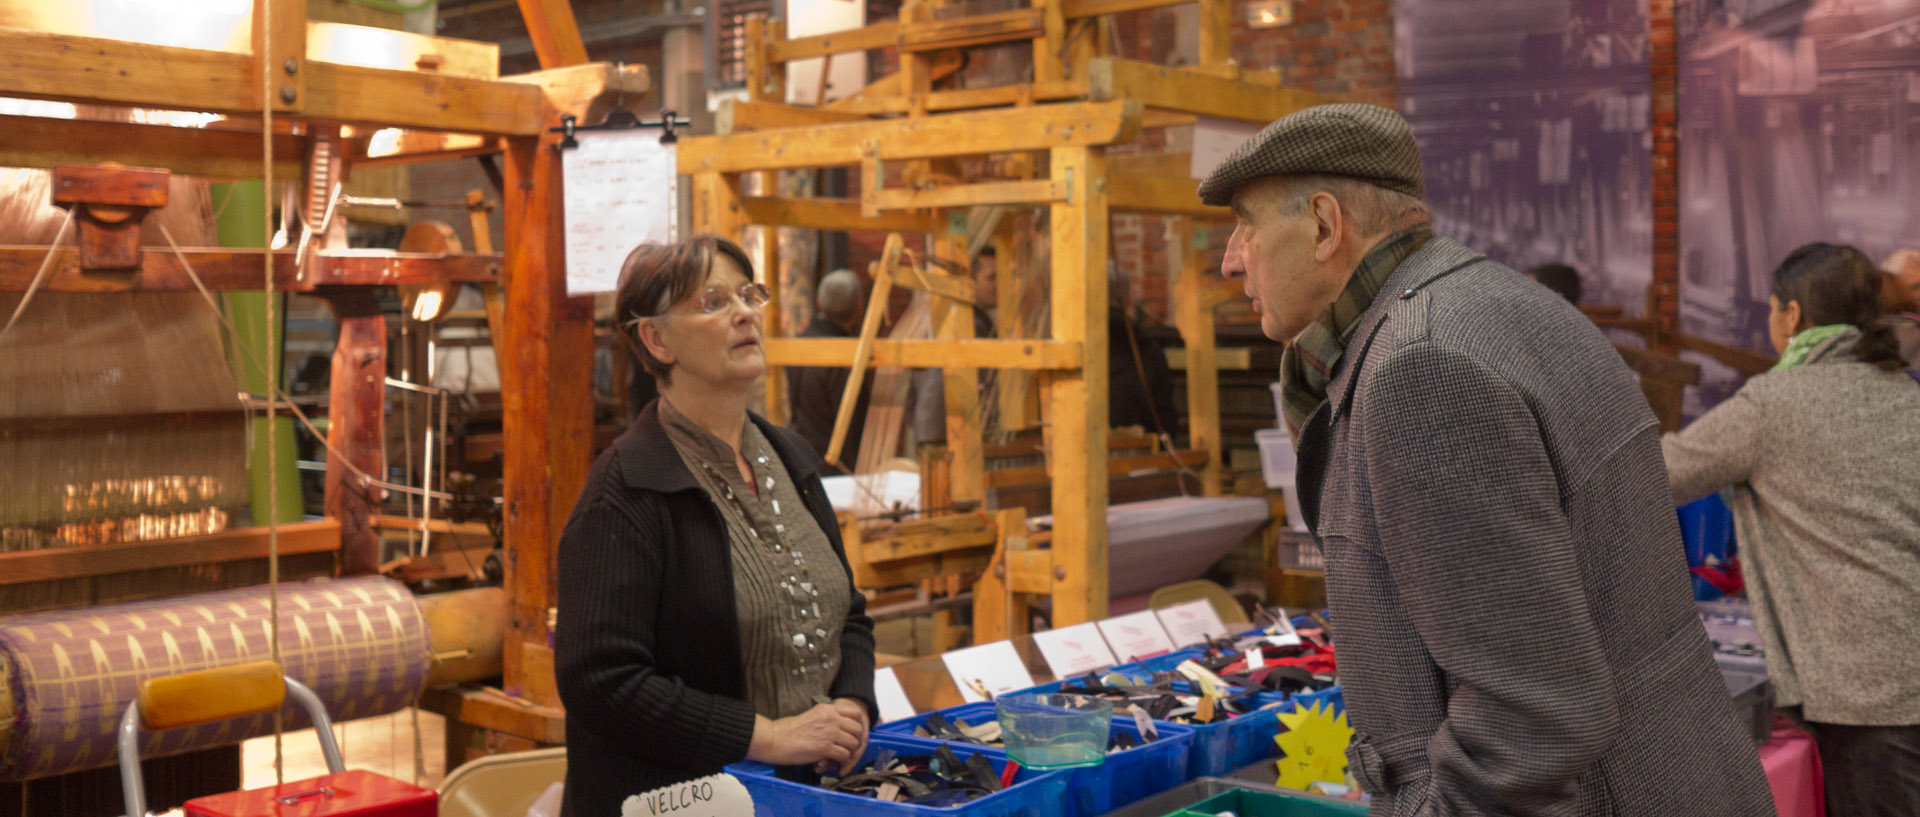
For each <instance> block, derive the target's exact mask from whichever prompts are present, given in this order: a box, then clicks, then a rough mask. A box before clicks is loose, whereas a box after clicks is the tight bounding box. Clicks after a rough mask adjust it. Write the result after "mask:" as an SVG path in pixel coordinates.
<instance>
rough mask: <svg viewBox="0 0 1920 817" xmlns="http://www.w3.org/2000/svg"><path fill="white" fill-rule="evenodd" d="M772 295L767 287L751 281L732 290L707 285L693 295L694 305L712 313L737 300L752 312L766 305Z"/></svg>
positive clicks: (702, 310)
mask: <svg viewBox="0 0 1920 817" xmlns="http://www.w3.org/2000/svg"><path fill="white" fill-rule="evenodd" d="M772 297H773V296H772V294H771V293H768V292H767V288H766V287H764V286H762V285H760V284H756V283H751V282H749V283H745V284H741V285H740V288H739V289H737V290H734V291H732V292H728V291H726V290H724V289H721V288H720V287H707V288H706V289H705V290H703V291H702V292H701V293H700V294H699V295H695V296H694V297H693V305H694V306H696V307H699V308H700V311H701V312H704V313H706V314H708V315H711V314H713V313H715V312H719V311H720V310H722V309H726V308H727V306H728V305H729V304H731V303H733V302H734V301H736V300H737V301H739V302H740V305H741V306H743V307H746V309H747V311H748V312H752V311H754V310H756V309H759V308H760V307H763V306H766V305H767V301H768V300H770V299H771V298H772Z"/></svg>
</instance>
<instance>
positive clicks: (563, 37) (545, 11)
mask: <svg viewBox="0 0 1920 817" xmlns="http://www.w3.org/2000/svg"><path fill="white" fill-rule="evenodd" d="M520 19H521V20H523V21H525V22H526V24H527V36H528V37H529V38H530V39H532V40H533V53H534V54H535V55H536V56H538V57H539V58H540V67H541V68H559V67H561V66H563V65H580V64H581V63H584V62H586V61H587V44H586V41H584V40H582V39H581V38H580V23H579V21H577V20H575V19H574V17H573V5H572V4H571V3H568V2H567V0H520Z"/></svg>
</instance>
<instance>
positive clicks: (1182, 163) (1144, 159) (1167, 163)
mask: <svg viewBox="0 0 1920 817" xmlns="http://www.w3.org/2000/svg"><path fill="white" fill-rule="evenodd" d="M1107 172H1108V173H1111V174H1113V175H1115V176H1121V175H1126V176H1157V177H1160V178H1171V179H1191V180H1192V182H1193V184H1194V185H1195V186H1198V185H1199V184H1200V180H1199V179H1194V178H1192V175H1193V154H1191V153H1130V154H1126V155H1124V156H1108V157H1107ZM1109 195H1111V188H1109Z"/></svg>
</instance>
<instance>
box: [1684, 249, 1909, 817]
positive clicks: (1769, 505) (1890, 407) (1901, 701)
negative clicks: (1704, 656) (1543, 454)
mask: <svg viewBox="0 0 1920 817" xmlns="http://www.w3.org/2000/svg"><path fill="white" fill-rule="evenodd" d="M1768 304H1769V305H1770V307H1771V309H1770V312H1769V314H1768V316H1767V326H1768V329H1769V330H1770V333H1771V334H1772V339H1773V346H1774V348H1775V349H1776V350H1778V351H1779V352H1780V362H1779V363H1778V364H1776V365H1775V366H1774V367H1773V369H1772V370H1770V371H1768V372H1766V373H1764V374H1761V375H1758V376H1756V377H1754V378H1753V379H1751V380H1749V381H1747V383H1746V385H1745V386H1742V387H1741V389H1740V391H1739V392H1737V393H1735V394H1734V396H1733V397H1731V398H1729V399H1728V400H1727V401H1726V402H1723V403H1721V404H1720V405H1718V406H1716V407H1714V409H1713V410H1712V411H1709V412H1707V413H1706V415H1704V416H1702V417H1701V418H1700V419H1698V420H1696V421H1694V422H1693V424H1691V425H1689V426H1687V427H1686V428H1684V429H1682V430H1680V431H1679V432H1676V433H1672V434H1668V435H1666V437H1665V438H1664V439H1663V440H1662V448H1663V449H1664V452H1665V454H1666V460H1667V471H1668V475H1669V477H1670V479H1671V480H1672V483H1673V493H1674V499H1676V500H1677V501H1679V502H1681V503H1686V502H1691V501H1693V500H1695V499H1699V498H1700V497H1702V496H1705V495H1707V494H1709V493H1713V492H1714V491H1717V490H1720V489H1721V488H1723V487H1731V488H1732V493H1731V500H1730V502H1729V505H1731V506H1732V508H1733V512H1734V525H1735V530H1736V532H1737V534H1738V536H1739V542H1740V550H1741V553H1742V556H1743V561H1744V566H1745V570H1746V583H1747V592H1748V595H1749V597H1750V599H1751V600H1752V603H1753V614H1754V622H1755V624H1756V625H1757V626H1758V629H1759V630H1760V636H1761V640H1762V644H1763V646H1764V648H1765V650H1766V656H1767V671H1768V674H1769V675H1770V676H1771V680H1772V682H1773V689H1774V702H1775V704H1776V706H1779V707H1781V708H1783V709H1785V710H1786V711H1787V712H1788V714H1790V715H1793V716H1794V717H1795V718H1796V719H1797V720H1799V721H1800V722H1801V723H1802V724H1804V725H1805V726H1806V727H1807V728H1808V730H1809V731H1811V732H1812V733H1813V735H1814V740H1815V741H1816V742H1817V743H1818V745H1819V748H1820V759H1821V763H1822V765H1823V766H1824V767H1825V773H1826V798H1827V813H1828V814H1832V815H1847V816H1848V817H1875V816H1876V815H1889V816H1891V815H1905V816H1906V817H1911V815H1915V814H1920V382H1917V381H1916V378H1915V377H1914V376H1910V374H1909V373H1907V372H1903V371H1901V367H1902V365H1903V361H1902V360H1901V358H1900V353H1899V350H1898V346H1897V343H1896V341H1895V339H1894V335H1893V330H1892V327H1891V325H1890V324H1888V323H1887V322H1886V321H1885V320H1883V319H1882V317H1881V315H1880V279H1879V275H1878V272H1877V271H1876V270H1875V269H1874V266H1873V264H1872V263H1871V262H1870V261H1868V260H1867V257H1866V256H1865V255H1864V254H1862V253H1861V252H1860V251H1859V250H1857V249H1854V248H1852V247H1847V246H1839V245H1834V244H1825V243H1816V244H1808V245H1806V246H1804V247H1801V248H1799V249H1797V250H1794V251H1793V252H1792V253H1791V254H1789V255H1788V256H1787V259H1786V260H1785V261H1783V262H1781V264H1780V268H1779V269H1778V270H1776V271H1775V272H1774V278H1773V293H1772V295H1771V297H1769V298H1768Z"/></svg>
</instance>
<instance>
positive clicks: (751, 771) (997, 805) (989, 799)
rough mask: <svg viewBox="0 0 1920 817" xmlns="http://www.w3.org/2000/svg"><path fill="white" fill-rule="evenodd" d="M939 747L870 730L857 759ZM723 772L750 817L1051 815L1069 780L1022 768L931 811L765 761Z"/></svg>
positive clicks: (993, 756)
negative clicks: (1009, 780)
mask: <svg viewBox="0 0 1920 817" xmlns="http://www.w3.org/2000/svg"><path fill="white" fill-rule="evenodd" d="M939 747H940V743H939V742H938V741H931V740H922V739H920V738H916V737H911V736H907V735H890V734H886V733H884V732H879V731H875V732H873V733H871V736H870V737H869V738H868V739H867V751H866V754H864V755H863V756H862V757H861V758H860V760H861V762H862V763H868V762H872V761H873V759H874V758H875V757H877V756H878V755H879V754H880V750H881V749H892V750H894V751H895V752H897V753H899V754H903V755H925V754H932V753H933V752H934V751H935V750H936V749H938V748H939ZM955 754H958V755H959V756H960V759H961V760H966V759H967V756H968V755H969V754H973V753H972V752H968V751H963V750H955ZM978 754H980V755H983V756H985V757H986V758H987V760H988V761H989V762H991V763H992V764H993V769H994V771H995V772H999V771H1000V770H1002V769H1004V768H1006V765H1007V757H1006V755H1005V754H1002V753H999V752H995V751H991V750H985V749H982V750H981V751H979V752H978ZM726 772H727V774H730V775H733V776H734V777H736V778H738V779H739V780H740V783H741V785H744V786H746V787H747V794H748V796H750V797H752V798H753V813H754V817H1056V815H1059V814H1060V812H1061V808H1060V804H1061V803H1062V802H1064V800H1065V798H1066V796H1067V784H1068V782H1069V778H1068V775H1067V773H1065V772H1035V771H1031V770H1027V769H1022V770H1020V772H1019V773H1018V774H1017V775H1016V776H1015V777H1014V782H1013V785H1011V786H1008V787H1006V788H1004V789H1001V790H1000V791H997V792H994V793H993V794H989V795H987V796H985V797H982V798H980V799H978V800H975V801H973V802H971V803H966V804H964V805H960V806H955V807H953V808H933V807H931V806H915V805H909V804H907V803H883V802H880V801H879V800H875V799H873V798H871V797H860V796H857V795H852V794H842V793H840V792H837V791H828V790H826V789H823V788H819V787H817V786H803V785H801V784H799V783H794V782H792V781H788V780H781V779H780V778H778V777H775V776H774V767H772V766H769V765H767V764H765V763H756V762H753V761H746V762H743V763H734V764H731V765H729V766H727V768H726Z"/></svg>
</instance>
